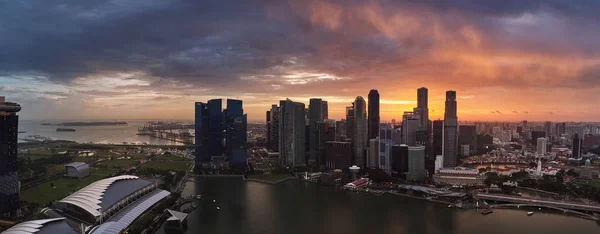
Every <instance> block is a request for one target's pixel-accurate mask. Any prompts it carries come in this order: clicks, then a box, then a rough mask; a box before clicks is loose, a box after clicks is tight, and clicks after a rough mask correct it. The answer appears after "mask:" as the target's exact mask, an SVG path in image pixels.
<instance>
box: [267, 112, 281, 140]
mask: <svg viewBox="0 0 600 234" xmlns="http://www.w3.org/2000/svg"><path fill="white" fill-rule="evenodd" d="M267 112H268V113H269V117H267V119H268V120H270V121H267V124H268V125H269V126H268V132H267V139H268V141H267V149H268V150H269V151H271V152H279V107H278V106H277V105H272V106H271V110H270V111H267Z"/></svg>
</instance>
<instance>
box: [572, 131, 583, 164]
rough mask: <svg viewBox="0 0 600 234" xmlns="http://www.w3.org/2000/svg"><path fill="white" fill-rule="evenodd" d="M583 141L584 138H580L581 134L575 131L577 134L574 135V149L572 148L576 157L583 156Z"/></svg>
mask: <svg viewBox="0 0 600 234" xmlns="http://www.w3.org/2000/svg"><path fill="white" fill-rule="evenodd" d="M581 143H582V139H581V138H579V134H577V133H575V136H573V149H572V152H573V158H574V159H580V158H581Z"/></svg>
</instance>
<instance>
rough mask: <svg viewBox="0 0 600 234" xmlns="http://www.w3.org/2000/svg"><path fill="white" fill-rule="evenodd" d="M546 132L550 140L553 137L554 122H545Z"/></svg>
mask: <svg viewBox="0 0 600 234" xmlns="http://www.w3.org/2000/svg"><path fill="white" fill-rule="evenodd" d="M544 132H545V133H546V137H548V138H550V136H552V122H550V121H546V122H544Z"/></svg>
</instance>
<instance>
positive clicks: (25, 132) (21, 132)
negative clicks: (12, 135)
mask: <svg viewBox="0 0 600 234" xmlns="http://www.w3.org/2000/svg"><path fill="white" fill-rule="evenodd" d="M17 133H27V132H26V131H18V132H17Z"/></svg>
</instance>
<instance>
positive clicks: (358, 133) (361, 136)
mask: <svg viewBox="0 0 600 234" xmlns="http://www.w3.org/2000/svg"><path fill="white" fill-rule="evenodd" d="M352 144H353V146H354V161H355V162H356V165H357V166H359V167H361V168H365V167H366V158H365V149H366V147H367V103H366V102H365V99H364V98H363V97H361V96H358V97H356V99H355V100H354V134H353V136H352Z"/></svg>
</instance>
